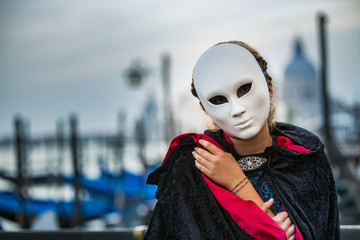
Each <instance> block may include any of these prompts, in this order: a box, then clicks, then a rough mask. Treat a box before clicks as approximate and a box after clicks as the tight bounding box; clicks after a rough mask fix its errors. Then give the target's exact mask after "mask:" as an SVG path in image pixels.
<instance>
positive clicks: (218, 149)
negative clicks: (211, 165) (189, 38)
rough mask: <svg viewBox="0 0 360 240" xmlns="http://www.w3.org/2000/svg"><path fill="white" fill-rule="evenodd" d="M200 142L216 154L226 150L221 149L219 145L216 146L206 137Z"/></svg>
mask: <svg viewBox="0 0 360 240" xmlns="http://www.w3.org/2000/svg"><path fill="white" fill-rule="evenodd" d="M199 143H200V144H201V145H202V146H203V147H205V148H206V149H207V150H208V151H209V152H210V153H212V154H214V155H216V154H219V153H222V152H224V151H223V150H221V149H220V148H218V147H217V146H215V145H214V144H212V143H211V142H208V141H206V140H204V139H200V140H199Z"/></svg>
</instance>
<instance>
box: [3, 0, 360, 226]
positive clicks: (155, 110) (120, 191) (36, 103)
mask: <svg viewBox="0 0 360 240" xmlns="http://www.w3.org/2000/svg"><path fill="white" fill-rule="evenodd" d="M359 13H360V2H359V1H357V0H344V1H336V0H317V1H311V0H304V1H285V0H273V1H265V0H261V1H248V0H246V1H235V0H225V1H216V0H206V1H205V0H198V1H189V0H184V1H179V2H174V1H165V0H153V1H146V0H136V1H123V0H117V1H115V0H103V1H99V0H77V1H70V0H61V1H60V0H53V1H47V0H1V1H0V33H1V34H0V53H1V54H0V225H1V228H2V229H4V230H18V229H23V228H27V229H36V230H48V229H62V228H74V227H81V228H83V229H107V228H116V227H134V226H138V225H146V224H147V223H148V221H149V217H150V216H151V211H152V209H153V207H154V204H155V202H156V199H155V197H154V194H155V191H156V187H154V186H149V185H145V180H146V177H147V175H148V174H149V172H151V171H152V170H153V169H154V168H156V167H157V166H158V165H159V164H160V162H161V161H162V158H163V157H164V155H165V153H166V151H167V147H168V144H169V141H170V140H171V139H172V138H173V137H174V136H176V135H178V134H180V133H184V132H200V133H201V132H203V131H204V130H205V129H206V116H205V115H204V114H203V113H202V111H201V110H200V107H199V104H198V102H197V101H196V99H195V98H194V97H192V95H191V93H190V83H191V77H192V68H193V66H194V64H195V63H196V61H197V59H198V58H199V56H200V55H201V54H202V53H203V52H204V51H205V50H206V49H208V48H209V47H210V46H212V45H214V44H216V43H217V42H220V41H227V40H241V41H245V42H247V43H249V44H250V45H251V46H253V47H255V48H256V49H257V50H258V51H259V52H260V53H261V54H262V55H263V56H264V57H265V59H267V61H268V63H269V68H268V72H269V73H270V74H271V75H272V77H273V79H274V82H275V84H276V86H277V104H278V108H277V115H278V120H279V121H287V122H290V123H294V124H297V125H300V126H302V127H304V128H307V129H309V130H311V131H313V132H315V133H317V134H318V135H319V136H320V137H321V138H322V139H323V141H324V142H325V144H326V146H327V149H328V154H329V157H330V161H331V165H332V167H333V170H334V175H335V179H336V183H337V191H338V197H339V207H340V219H341V224H360V196H359V194H358V193H359V190H360V189H359V188H360V185H359V179H360V158H359V155H360V141H359V139H360V123H359V119H360V117H359V115H360V81H359V73H358V71H359V69H360V68H359V67H360V44H359V43H360V18H359ZM320 19H323V20H324V24H323V25H322V26H323V27H324V28H325V34H324V35H322V36H323V37H324V39H323V40H324V41H323V43H325V45H324V44H321V43H322V41H321V34H320V32H321V31H320V29H321V26H320V22H321V21H320ZM322 46H325V47H324V49H325V50H326V51H325V52H324V51H322V48H321V47H322ZM324 53H325V54H324ZM323 70H325V71H323ZM324 83H325V84H324ZM323 93H326V94H325V98H324V94H323ZM324 99H326V100H325V101H324ZM324 109H327V110H325V111H324Z"/></svg>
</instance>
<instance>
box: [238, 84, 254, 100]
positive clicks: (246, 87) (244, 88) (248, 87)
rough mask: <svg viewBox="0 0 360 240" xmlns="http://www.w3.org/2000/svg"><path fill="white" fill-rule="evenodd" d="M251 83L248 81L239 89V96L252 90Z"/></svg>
mask: <svg viewBox="0 0 360 240" xmlns="http://www.w3.org/2000/svg"><path fill="white" fill-rule="evenodd" d="M251 85H252V84H251V83H247V84H244V85H242V86H241V87H239V89H238V90H237V96H238V98H241V97H242V96H244V95H246V94H247V93H248V92H250V90H251Z"/></svg>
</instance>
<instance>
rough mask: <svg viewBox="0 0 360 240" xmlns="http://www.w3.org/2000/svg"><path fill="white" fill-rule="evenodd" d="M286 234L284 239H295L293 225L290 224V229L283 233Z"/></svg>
mask: <svg viewBox="0 0 360 240" xmlns="http://www.w3.org/2000/svg"><path fill="white" fill-rule="evenodd" d="M285 234H286V239H288V240H290V239H294V238H295V225H294V224H291V225H290V227H289V228H288V230H287V231H286V232H285Z"/></svg>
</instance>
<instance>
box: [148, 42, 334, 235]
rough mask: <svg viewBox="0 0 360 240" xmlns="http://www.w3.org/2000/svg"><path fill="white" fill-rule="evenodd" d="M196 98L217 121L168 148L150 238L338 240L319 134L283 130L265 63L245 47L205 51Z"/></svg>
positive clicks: (158, 173)
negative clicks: (205, 129)
mask: <svg viewBox="0 0 360 240" xmlns="http://www.w3.org/2000/svg"><path fill="white" fill-rule="evenodd" d="M192 93H193V95H194V96H195V97H197V98H198V99H199V101H200V105H201V107H202V108H203V110H204V111H205V112H206V113H207V114H208V116H209V117H210V119H211V120H212V121H213V123H214V124H213V127H211V128H210V130H207V131H205V134H195V133H189V134H183V135H180V136H178V137H176V138H175V139H174V140H173V141H172V143H171V144H170V148H169V151H168V153H167V154H166V156H165V159H164V161H163V163H162V165H161V166H160V167H159V168H158V169H157V170H155V171H154V172H153V173H152V174H151V175H150V176H149V178H148V183H149V184H157V185H158V191H157V193H156V197H157V199H158V202H157V205H156V207H155V209H154V213H153V216H152V219H151V222H150V224H149V229H148V231H147V233H146V236H145V239H339V219H338V210H337V197H336V190H335V183H334V179H333V175H332V172H331V168H330V165H329V162H328V160H327V157H326V155H325V153H324V147H323V144H322V143H321V141H320V140H319V138H318V137H316V136H315V135H314V134H312V133H310V132H308V131H306V130H304V129H302V128H299V127H296V126H293V125H290V124H285V123H275V121H274V106H273V104H272V97H273V89H272V82H271V77H270V75H269V74H268V73H267V63H266V61H265V60H264V59H263V58H262V57H261V56H260V55H259V53H258V52H257V51H256V50H255V49H253V48H251V47H250V46H248V45H247V44H245V43H243V42H239V41H233V42H224V43H220V44H217V45H215V46H213V47H212V48H210V49H209V50H207V51H206V52H205V53H204V54H203V55H202V56H201V57H200V59H199V60H198V62H197V63H196V65H195V67H194V72H193V82H192Z"/></svg>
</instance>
